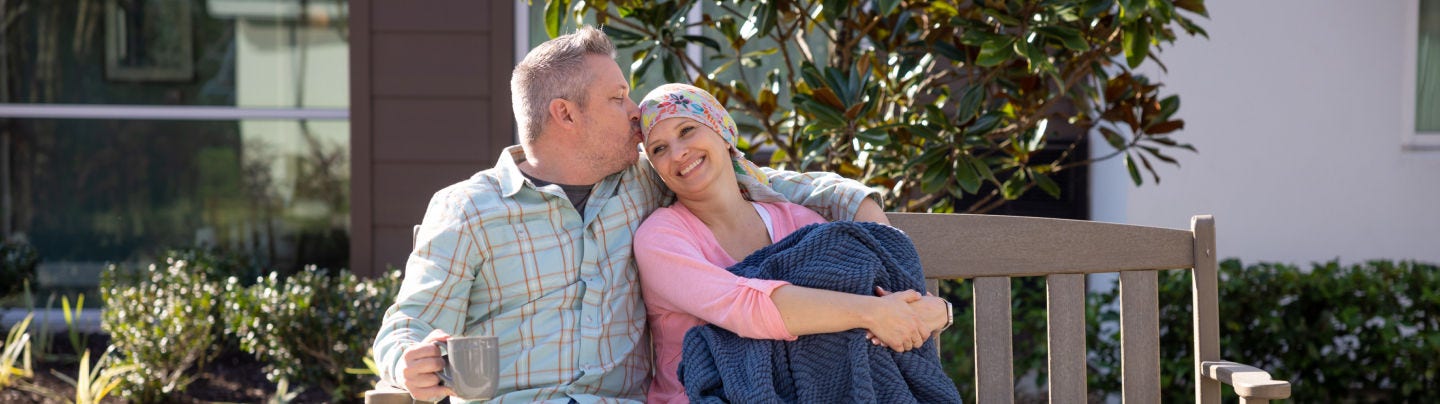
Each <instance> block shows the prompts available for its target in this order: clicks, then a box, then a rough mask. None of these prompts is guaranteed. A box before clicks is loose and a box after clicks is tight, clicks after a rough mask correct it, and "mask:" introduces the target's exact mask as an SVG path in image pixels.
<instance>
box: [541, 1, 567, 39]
mask: <svg viewBox="0 0 1440 404" xmlns="http://www.w3.org/2000/svg"><path fill="white" fill-rule="evenodd" d="M569 9H570V0H546V1H545V34H546V35H549V36H550V37H551V38H554V37H557V36H560V26H561V25H564V24H565V11H566V10H569Z"/></svg>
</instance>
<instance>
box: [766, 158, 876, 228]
mask: <svg viewBox="0 0 1440 404" xmlns="http://www.w3.org/2000/svg"><path fill="white" fill-rule="evenodd" d="M760 171H761V172H763V173H765V176H766V177H769V179H770V187H771V188H773V189H775V192H776V193H779V194H780V195H781V196H784V197H785V199H787V200H789V201H790V202H792V203H795V204H798V205H802V206H805V207H807V208H810V209H811V210H814V211H815V212H816V213H819V214H820V216H824V217H825V219H826V220H829V221H832V222H834V221H847V220H858V221H871V222H877V223H883V224H890V222H889V221H888V220H885V212H884V210H883V209H880V203H879V202H880V191H877V190H875V189H871V188H870V187H867V186H865V184H861V183H860V182H859V181H855V180H852V179H849V178H845V177H841V176H840V175H839V174H834V173H827V172H807V173H797V172H793V171H784V170H776V169H772V168H768V167H761V168H760ZM866 202H869V203H866ZM867 205H869V206H868V207H867Z"/></svg>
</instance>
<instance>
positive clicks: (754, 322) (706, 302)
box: [634, 203, 825, 403]
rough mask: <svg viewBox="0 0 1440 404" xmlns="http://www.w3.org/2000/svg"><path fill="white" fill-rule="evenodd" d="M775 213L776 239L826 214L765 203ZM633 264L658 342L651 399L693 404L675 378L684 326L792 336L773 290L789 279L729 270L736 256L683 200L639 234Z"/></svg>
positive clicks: (762, 335)
mask: <svg viewBox="0 0 1440 404" xmlns="http://www.w3.org/2000/svg"><path fill="white" fill-rule="evenodd" d="M760 206H761V207H762V208H764V209H765V210H766V211H767V212H769V213H770V219H771V228H772V230H773V234H772V235H771V237H772V240H771V242H772V243H773V242H776V241H779V240H780V239H782V238H785V236H787V235H790V233H792V232H794V231H795V230H797V229H799V228H801V227H805V225H809V224H813V223H824V222H825V219H824V218H821V217H820V215H818V214H816V213H815V212H814V211H811V210H810V209H807V208H805V207H804V206H800V205H796V204H793V203H761V204H760ZM634 245H635V261H636V263H637V264H638V266H639V268H640V288H641V292H642V293H643V296H644V298H645V312H646V313H645V317H646V319H647V320H648V322H649V327H650V336H651V338H652V339H653V340H654V343H655V378H654V380H653V381H652V382H651V383H650V393H649V396H648V399H647V400H646V401H647V402H651V403H688V402H689V401H690V400H689V399H688V398H686V396H685V387H684V386H683V385H681V384H680V379H679V377H677V376H676V375H675V372H676V369H677V368H678V367H679V365H680V352H681V348H682V345H681V343H682V342H683V340H684V338H685V331H688V330H690V327H694V326H697V325H704V324H715V325H718V326H720V327H723V328H725V329H727V330H730V331H731V332H734V333H736V334H738V335H740V336H742V337H746V338H756V339H778V340H787V341H790V340H794V339H795V338H796V337H795V336H794V335H790V332H789V331H787V330H786V329H785V322H784V321H783V320H782V319H781V318H780V309H779V308H777V307H775V302H774V301H772V300H770V293H771V292H773V291H774V290H775V289H776V288H779V287H781V286H784V285H789V284H790V283H789V282H785V281H774V280H765V279H749V278H742V277H739V276H735V275H734V274H731V273H730V272H729V271H727V270H725V268H726V267H729V266H731V265H735V264H736V263H738V261H735V259H733V258H731V257H730V254H727V253H726V252H725V249H724V248H721V247H720V243H719V241H717V240H716V239H715V235H714V233H711V232H710V228H709V227H706V226H705V223H703V222H701V221H700V219H699V218H697V217H695V214H694V213H691V212H690V210H689V209H687V208H685V206H684V205H683V204H679V203H677V204H674V205H671V206H670V207H666V208H660V209H659V210H656V211H655V213H654V214H651V215H650V217H649V218H648V219H646V220H645V222H644V223H643V224H641V225H640V229H639V230H636V233H635V244H634Z"/></svg>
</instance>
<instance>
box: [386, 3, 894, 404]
mask: <svg viewBox="0 0 1440 404" xmlns="http://www.w3.org/2000/svg"><path fill="white" fill-rule="evenodd" d="M510 87H511V93H512V100H513V102H514V107H515V119H516V122H517V127H518V128H519V132H520V145H519V146H511V147H509V148H506V149H505V151H504V152H503V153H501V156H500V160H499V162H497V163H496V165H495V167H494V168H491V169H488V170H485V171H481V172H480V173H477V174H476V175H475V176H473V177H471V178H469V179H467V180H465V181H461V182H459V183H457V184H454V185H451V186H449V187H446V188H445V189H442V190H440V191H439V192H437V193H436V194H435V196H434V197H433V198H432V199H431V201H430V205H429V207H428V208H427V210H426V212H425V219H424V221H423V223H422V224H421V227H420V229H419V232H418V233H417V236H416V247H415V250H414V251H412V252H411V255H410V259H409V261H408V262H407V263H406V274H405V281H404V283H403V285H402V286H401V290H400V294H399V296H398V297H397V298H396V302H395V304H394V305H393V306H391V307H390V309H389V310H387V311H386V313H385V320H384V324H383V325H382V326H381V330H380V333H379V335H377V336H376V340H375V359H376V362H377V363H378V364H379V366H380V369H381V377H382V378H383V379H384V380H386V381H388V382H391V383H394V384H395V385H398V386H403V387H404V388H405V389H406V390H409V391H410V393H411V395H412V396H414V397H415V398H417V399H423V400H435V399H438V398H440V397H443V396H445V395H450V394H452V392H451V391H450V390H449V389H448V388H446V387H444V386H441V385H439V384H438V378H437V377H436V375H435V372H436V371H438V370H439V369H440V367H441V363H442V362H441V360H440V351H439V349H438V348H437V347H435V346H434V345H433V342H436V341H444V340H445V339H447V338H449V336H450V335H496V336H498V337H499V340H500V373H501V374H500V380H499V389H498V392H497V393H496V398H495V400H496V401H517V402H534V401H555V402H586V403H588V402H601V401H607V402H608V401H643V400H644V399H645V388H646V386H647V385H648V384H649V377H650V373H651V363H652V360H651V356H650V341H649V338H648V337H647V336H646V334H645V329H646V327H645V307H644V304H643V302H642V301H641V298H640V287H639V284H638V283H639V281H640V280H639V278H638V275H637V271H636V269H635V264H634V258H633V257H632V254H631V241H632V238H633V236H634V231H635V229H636V228H638V227H639V225H640V222H641V221H642V220H644V219H645V217H646V216H647V215H649V214H650V212H651V211H653V210H655V209H656V208H658V207H660V206H662V204H664V203H665V202H667V201H668V199H669V198H670V196H669V192H668V191H667V190H666V189H665V188H664V187H663V185H662V184H661V182H660V180H659V179H658V177H656V176H655V174H654V172H653V171H651V170H650V168H649V166H650V165H649V164H648V163H646V162H644V161H642V160H640V159H639V151H638V148H637V147H636V145H637V144H638V143H639V142H640V136H641V135H640V129H639V123H638V121H639V116H638V112H637V107H636V104H635V102H634V101H633V100H631V98H630V94H629V92H630V88H629V85H628V81H627V80H626V78H625V76H624V75H623V74H622V73H621V71H620V66H619V65H617V64H616V63H615V49H614V46H613V45H612V44H611V43H610V40H609V39H608V38H606V37H605V35H604V34H603V33H602V32H600V31H599V30H597V29H595V28H591V27H582V28H581V29H580V30H579V31H578V32H576V33H573V34H569V35H565V36H561V37H559V38H555V39H552V40H550V41H547V42H545V43H544V44H541V45H540V46H539V47H537V48H536V49H534V50H533V51H531V52H530V54H528V55H526V57H525V59H524V60H523V61H521V62H520V64H519V66H516V67H515V71H514V75H513V77H512V78H511V84H510ZM766 174H767V175H768V176H769V177H770V180H771V183H772V184H774V188H775V190H776V191H778V192H779V193H780V194H782V195H784V196H786V197H787V198H789V199H790V200H792V201H794V202H796V203H799V204H802V205H806V206H808V207H810V208H811V209H815V210H817V211H818V212H820V213H821V214H822V215H824V216H826V217H827V218H828V219H830V220H849V219H852V218H853V219H856V220H869V221H882V222H883V221H884V213H883V211H882V210H881V209H880V206H879V205H878V204H877V203H876V202H875V201H874V200H873V199H871V198H870V197H869V196H870V195H872V194H873V193H874V192H873V191H871V190H870V189H868V188H866V187H864V186H863V185H861V184H859V183H857V182H855V181H851V180H846V179H843V178H840V177H838V176H835V175H833V174H799V173H790V172H780V171H773V170H771V171H768V172H767V173H766Z"/></svg>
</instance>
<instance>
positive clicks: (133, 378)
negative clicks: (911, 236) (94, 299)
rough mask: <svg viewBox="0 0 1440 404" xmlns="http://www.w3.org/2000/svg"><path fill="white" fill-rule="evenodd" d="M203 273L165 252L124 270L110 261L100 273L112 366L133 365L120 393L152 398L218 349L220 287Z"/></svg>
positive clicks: (175, 386) (172, 388) (184, 380)
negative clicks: (160, 258) (114, 355)
mask: <svg viewBox="0 0 1440 404" xmlns="http://www.w3.org/2000/svg"><path fill="white" fill-rule="evenodd" d="M199 262H204V261H203V260H201V261H199ZM208 272H209V271H207V270H206V268H205V267H197V266H196V265H195V264H194V263H192V262H191V261H186V260H184V259H180V258H177V257H175V256H171V257H166V258H165V266H164V267H159V266H156V265H151V266H150V267H149V268H148V269H146V270H143V271H127V270H123V269H121V268H119V267H117V266H115V265H111V266H110V268H108V269H107V270H106V271H105V272H104V273H103V274H102V276H101V281H100V291H101V297H102V298H103V299H104V300H105V310H104V311H103V312H102V314H101V327H102V328H103V329H104V330H105V331H106V332H108V333H109V334H110V337H111V341H112V343H113V344H114V345H115V347H116V349H117V350H118V353H119V355H120V359H119V361H118V362H117V363H116V364H115V365H114V366H116V368H126V367H127V366H131V365H133V366H134V367H135V368H136V370H135V371H134V372H129V373H126V374H125V375H124V378H125V383H124V385H123V387H122V388H121V391H122V394H123V395H124V396H125V397H126V398H129V399H131V400H134V401H140V402H154V401H158V400H160V399H162V398H163V397H165V396H166V395H169V394H173V393H176V392H179V391H183V390H184V389H185V387H186V385H188V384H189V383H190V382H191V381H193V380H194V378H195V375H194V374H193V370H194V369H198V368H200V367H203V366H204V364H205V363H206V362H207V361H208V360H210V359H211V358H213V357H214V356H215V355H216V354H217V353H218V350H217V349H216V348H215V345H216V344H215V341H216V336H217V335H218V333H217V329H218V328H217V327H218V326H220V325H221V324H222V323H221V321H220V320H219V316H218V315H217V314H218V313H219V308H220V301H219V299H220V294H221V291H222V290H223V289H222V287H221V285H220V283H219V282H216V281H215V280H213V278H211V277H210V275H209V274H208Z"/></svg>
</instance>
